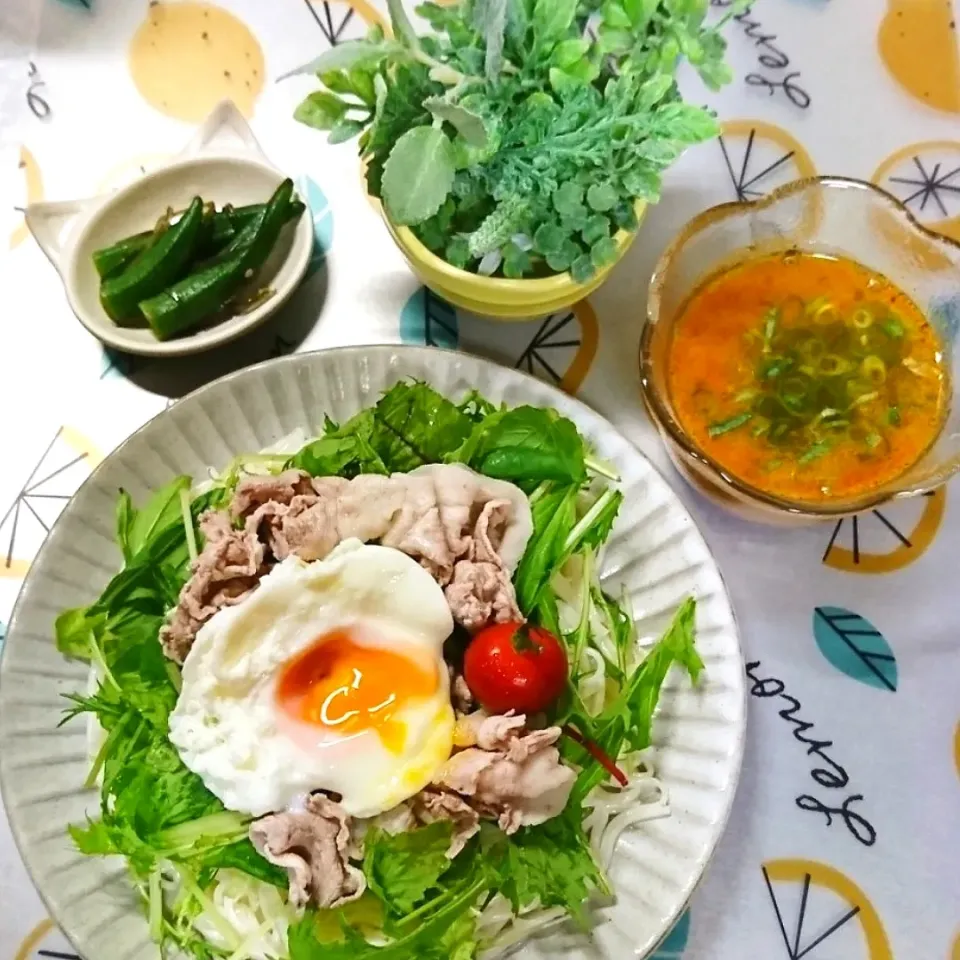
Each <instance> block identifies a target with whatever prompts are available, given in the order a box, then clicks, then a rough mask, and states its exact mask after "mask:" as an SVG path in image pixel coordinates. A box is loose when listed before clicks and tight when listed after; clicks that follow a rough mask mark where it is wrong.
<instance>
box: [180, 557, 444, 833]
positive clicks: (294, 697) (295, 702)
mask: <svg viewBox="0 0 960 960" xmlns="http://www.w3.org/2000/svg"><path fill="white" fill-rule="evenodd" d="M452 630H453V620H452V618H451V615H450V609H449V607H448V605H447V602H446V599H445V598H444V595H443V590H442V589H441V588H440V586H439V585H438V584H437V583H436V581H435V580H434V579H433V578H432V577H431V576H430V574H429V573H427V571H426V570H424V569H423V568H422V567H421V566H420V565H419V564H418V563H417V562H416V561H415V560H412V559H411V558H410V557H408V556H406V555H405V554H403V553H401V552H400V551H399V550H393V549H391V548H389V547H381V546H370V545H364V544H362V543H361V542H360V541H359V540H345V541H344V542H343V543H341V544H340V545H339V546H338V547H337V548H336V549H335V550H334V551H332V552H331V553H330V555H329V556H328V557H327V558H326V559H325V560H322V561H319V562H314V563H310V564H306V563H304V562H303V561H301V560H299V559H298V558H297V557H289V558H288V559H286V560H284V561H283V562H282V563H280V564H278V565H277V566H276V567H275V568H274V569H273V570H272V571H271V572H270V573H269V574H267V576H265V577H264V578H263V579H262V580H261V582H260V586H259V587H258V589H257V590H256V591H255V592H254V593H253V594H251V595H250V596H249V597H248V598H246V599H245V600H244V601H242V602H241V603H239V604H237V605H236V606H233V607H225V608H224V609H222V610H220V611H219V612H218V613H217V614H216V615H215V616H213V617H212V618H211V619H210V620H209V621H208V622H207V623H206V624H205V625H204V626H203V627H202V629H201V630H200V632H199V633H198V634H197V638H196V641H195V642H194V645H193V647H192V649H191V650H190V653H189V654H188V655H187V658H186V661H185V663H184V665H183V677H182V680H183V684H182V689H181V692H180V695H179V698H178V700H177V705H176V707H175V709H174V711H173V713H172V714H171V715H170V740H171V742H172V743H173V744H174V746H175V747H176V748H177V750H178V751H179V753H180V756H181V757H182V759H183V762H184V763H185V764H186V765H187V767H189V768H190V769H191V770H192V771H194V772H195V773H196V774H198V775H199V776H200V777H201V779H202V780H203V782H204V784H205V785H206V786H207V788H208V789H209V790H210V791H211V792H212V793H214V794H215V795H216V796H217V797H219V798H220V800H221V801H223V803H224V805H225V806H226V807H227V808H228V809H230V810H236V811H239V812H243V813H249V814H252V815H254V816H259V815H261V814H264V813H267V812H269V811H273V810H283V809H288V808H289V809H296V807H297V805H298V804H299V803H300V802H302V798H303V797H304V795H305V794H308V793H310V792H311V791H314V790H327V791H330V792H332V793H335V794H338V795H339V796H340V797H341V798H342V799H341V801H340V803H341V806H342V807H343V808H344V810H346V812H347V813H349V814H351V815H353V816H356V817H371V816H374V815H376V814H378V813H381V812H383V811H384V810H388V809H390V808H391V807H394V806H396V805H397V804H398V803H400V802H401V801H403V800H405V799H407V798H408V797H411V796H413V794H415V793H416V792H417V791H419V790H421V789H422V788H423V787H425V786H426V785H427V784H428V783H429V782H430V780H431V779H432V777H433V775H434V773H435V772H436V771H437V769H438V768H439V767H440V765H441V764H443V763H444V761H446V760H447V758H448V757H449V756H450V752H451V749H452V744H453V728H454V715H453V710H452V708H451V706H450V695H449V676H448V672H447V668H446V665H445V663H444V661H443V653H442V648H443V642H444V640H445V639H446V638H447V637H448V636H449V635H450V633H451V631H452Z"/></svg>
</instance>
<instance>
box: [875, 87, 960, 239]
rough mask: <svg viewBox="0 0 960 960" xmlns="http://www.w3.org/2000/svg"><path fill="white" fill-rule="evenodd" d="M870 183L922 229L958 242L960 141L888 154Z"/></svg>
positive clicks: (920, 145) (921, 145)
mask: <svg viewBox="0 0 960 960" xmlns="http://www.w3.org/2000/svg"><path fill="white" fill-rule="evenodd" d="M958 95H960V91H958ZM871 180H873V182H874V183H875V184H876V185H877V186H878V187H883V189H884V190H886V191H887V192H888V193H892V194H893V195H894V196H895V197H896V198H897V199H898V200H900V201H901V203H903V204H904V205H905V206H906V207H907V209H908V210H909V211H910V212H911V213H912V214H913V215H914V216H915V217H916V218H917V219H918V220H920V222H921V223H922V224H923V225H924V226H925V227H928V228H929V229H930V230H935V231H936V232H937V233H942V234H943V235H944V236H946V237H951V238H952V239H954V240H958V241H960V141H957V140H925V141H922V142H920V143H911V144H909V145H908V146H906V147H903V148H902V149H900V150H897V151H896V152H895V153H892V154H890V156H889V157H887V158H886V160H884V161H883V162H882V163H881V164H880V166H879V167H877V169H876V170H875V171H874V172H873V176H872V177H871Z"/></svg>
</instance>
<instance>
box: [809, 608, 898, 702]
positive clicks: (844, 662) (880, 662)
mask: <svg viewBox="0 0 960 960" xmlns="http://www.w3.org/2000/svg"><path fill="white" fill-rule="evenodd" d="M813 636H814V639H815V640H816V642H817V647H818V649H819V650H820V652H821V653H822V654H823V655H824V657H825V658H826V659H827V661H828V662H829V663H830V664H832V665H833V666H834V667H836V668H837V669H838V670H839V671H840V672H841V673H844V674H846V675H847V676H848V677H850V678H851V679H853V680H858V681H859V682H860V683H865V684H867V685H868V686H871V687H877V688H878V689H880V690H889V691H890V692H891V693H893V692H895V691H896V689H897V660H896V657H894V655H893V651H892V650H891V649H890V644H889V643H887V640H886V638H885V637H884V635H883V634H882V633H881V632H880V631H879V630H878V629H877V628H876V627H875V626H874V625H873V624H872V623H871V622H870V621H869V620H867V619H866V618H865V617H861V616H860V614H858V613H853V612H852V611H850V610H846V609H844V608H843V607H816V608H815V609H814V611H813Z"/></svg>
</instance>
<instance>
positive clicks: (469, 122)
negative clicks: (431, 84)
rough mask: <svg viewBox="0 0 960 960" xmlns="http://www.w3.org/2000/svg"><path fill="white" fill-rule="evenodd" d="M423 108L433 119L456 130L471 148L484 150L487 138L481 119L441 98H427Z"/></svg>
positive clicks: (464, 108)
mask: <svg viewBox="0 0 960 960" xmlns="http://www.w3.org/2000/svg"><path fill="white" fill-rule="evenodd" d="M423 105H424V107H425V108H426V109H427V110H429V111H430V112H431V113H432V114H433V115H434V116H435V117H437V118H439V119H440V120H443V121H445V122H446V123H449V124H450V125H451V126H452V127H455V128H456V131H457V133H459V134H460V136H461V137H463V139H464V140H466V142H467V143H469V144H470V146H472V147H476V148H477V149H479V150H483V149H485V148H486V146H487V143H488V140H489V137H488V135H487V127H486V124H485V123H484V120H483V117H481V116H480V115H479V114H477V113H474V112H473V111H471V110H468V109H466V107H463V106H461V105H459V104H456V103H450V102H449V101H447V100H445V99H443V98H442V97H427V99H426V100H424V101H423Z"/></svg>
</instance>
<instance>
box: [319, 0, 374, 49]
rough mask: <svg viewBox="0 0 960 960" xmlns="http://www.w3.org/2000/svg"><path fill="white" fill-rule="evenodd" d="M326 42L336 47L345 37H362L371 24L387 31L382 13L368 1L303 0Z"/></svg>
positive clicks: (349, 38)
mask: <svg viewBox="0 0 960 960" xmlns="http://www.w3.org/2000/svg"><path fill="white" fill-rule="evenodd" d="M304 2H305V3H306V6H307V9H308V10H309V11H310V14H311V16H312V17H313V19H314V20H315V21H316V24H317V26H318V27H319V28H320V32H321V33H322V34H323V35H324V37H326V39H327V43H328V44H330V45H331V46H335V45H336V44H338V43H341V42H343V41H344V40H355V39H358V38H360V37H362V36H363V35H364V34H365V33H366V32H367V29H368V28H370V27H373V26H378V27H383V29H384V32H385V33H389V32H390V25H389V23H387V21H386V19H385V18H384V16H383V14H382V13H380V11H379V10H377V9H376V7H374V6H373V5H372V4H371V3H369V2H368V0H304Z"/></svg>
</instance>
